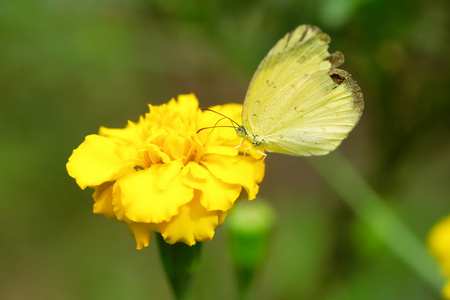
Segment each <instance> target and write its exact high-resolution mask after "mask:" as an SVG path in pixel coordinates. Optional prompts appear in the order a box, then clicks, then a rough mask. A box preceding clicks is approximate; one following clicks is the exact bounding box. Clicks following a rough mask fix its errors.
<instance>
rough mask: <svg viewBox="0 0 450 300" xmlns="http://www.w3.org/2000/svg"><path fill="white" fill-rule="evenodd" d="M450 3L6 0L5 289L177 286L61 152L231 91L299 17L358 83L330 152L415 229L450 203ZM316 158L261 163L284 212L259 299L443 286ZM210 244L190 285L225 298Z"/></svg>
mask: <svg viewBox="0 0 450 300" xmlns="http://www.w3.org/2000/svg"><path fill="white" fill-rule="evenodd" d="M449 12H450V2H449V1H448V0H433V1H419V0H408V1H406V0H401V1H391V0H319V1H306V0H303V1H301V0H300V1H288V0H282V1H279V0H265V1H201V0H196V1H181V0H157V1H149V0H128V1H126V0H98V1H88V0H80V1H74V0H41V1H26V0H1V1H0V129H1V131H0V160H1V167H0V170H1V172H0V176H1V177H0V178H1V180H0V191H1V195H0V241H1V247H0V299H171V293H170V290H169V287H168V284H167V282H166V280H165V277H164V274H163V271H162V267H161V263H160V261H159V257H158V255H157V252H156V245H155V244H154V243H151V245H150V246H149V247H148V248H146V249H144V250H141V251H137V250H135V241H134V239H133V238H132V237H130V236H129V232H128V229H127V228H126V226H124V225H123V224H120V223H119V222H113V221H110V220H107V219H105V218H104V217H102V216H99V215H94V214H92V204H93V200H92V198H91V194H92V191H91V190H86V191H81V190H80V189H79V188H78V186H77V185H76V183H75V181H74V180H73V179H72V178H70V177H69V176H68V175H67V173H66V170H65V164H66V161H67V159H68V157H69V156H70V154H71V152H72V150H73V149H75V148H76V147H77V146H78V145H79V144H80V143H81V142H82V141H83V139H84V136H86V135H88V134H91V133H96V132H97V130H98V128H99V126H107V127H124V126H125V124H126V121H127V120H129V119H130V120H132V121H137V120H138V117H139V115H142V114H144V113H146V112H147V111H148V108H147V103H152V104H159V103H163V102H166V101H168V100H169V99H170V98H172V97H176V96H177V95H178V94H180V93H190V92H194V93H195V94H196V95H197V97H198V98H199V100H200V103H201V105H202V106H209V105H216V104H223V103H228V102H238V103H242V101H243V99H244V96H245V92H246V88H247V85H248V83H249V81H250V79H251V76H252V74H253V72H254V71H255V69H256V67H257V65H258V63H259V62H260V60H261V59H262V58H263V57H264V56H265V54H266V53H267V52H268V50H269V49H270V48H271V47H272V46H273V45H274V44H275V42H276V41H277V40H278V39H279V38H281V37H282V36H283V35H284V34H285V33H286V32H288V31H291V30H293V29H294V28H295V27H296V26H297V25H299V24H304V23H309V24H314V25H317V26H319V27H321V28H322V29H323V30H324V31H325V32H327V33H328V34H329V35H330V36H331V37H332V42H331V46H330V51H331V52H333V51H336V50H339V51H342V52H343V53H344V54H345V57H346V63H345V64H344V66H343V69H345V70H347V71H349V72H350V73H351V74H352V75H353V77H354V78H355V79H356V80H357V81H358V83H359V84H360V86H361V88H362V91H363V93H364V98H365V107H366V108H365V112H364V115H363V117H362V119H361V121H360V123H359V124H358V126H357V127H356V129H355V130H354V131H353V132H352V133H351V134H350V136H349V138H348V139H347V140H345V141H344V143H343V144H342V146H341V147H340V151H341V152H342V154H343V156H345V157H347V158H348V159H349V161H350V162H351V164H352V165H353V166H354V167H355V168H356V169H357V170H358V171H359V172H360V173H361V175H362V176H363V177H364V178H365V180H367V182H368V183H369V184H370V186H372V187H373V188H374V189H375V190H376V191H377V193H378V194H379V195H380V196H381V197H382V199H383V201H384V202H385V203H386V204H387V205H388V206H389V207H390V209H391V210H392V211H393V212H394V213H395V214H397V215H398V216H399V218H400V220H402V221H403V222H404V223H405V224H406V225H407V226H408V228H410V230H411V231H412V232H413V233H414V234H416V235H417V236H418V238H419V240H420V241H425V238H426V235H427V232H428V230H429V229H430V227H431V226H432V225H433V224H434V223H435V222H436V221H437V220H438V219H439V218H441V217H443V216H445V215H446V214H448V213H449V212H450V209H449V208H450V203H449V198H450V197H449V196H450V185H449V184H448V183H449V179H450V139H449V136H450V134H449V130H450V100H449V98H448V97H449V96H448V91H449V84H450V58H449V57H450V55H449V53H450V19H449ZM318 159H320V158H318ZM309 160H310V159H309V158H297V157H288V156H283V155H277V154H270V155H269V157H268V158H267V160H266V163H267V172H266V177H265V179H264V181H263V183H262V184H261V190H260V194H259V195H260V196H261V197H264V198H265V199H267V200H268V201H269V202H270V203H271V204H272V206H273V208H274V210H275V211H276V213H277V216H278V223H277V226H276V228H275V232H274V236H273V242H272V245H271V249H270V255H269V256H268V261H267V263H266V265H265V266H264V267H263V268H262V269H261V273H260V274H259V276H258V277H257V278H256V281H255V282H254V299H319V300H320V299H327V300H344V299H348V300H352V299H357V300H361V299H364V300H375V299H383V300H385V299H408V300H415V299H417V300H419V299H420V300H428V299H439V292H438V291H436V289H434V288H432V287H431V286H430V285H429V284H428V283H426V282H425V281H424V280H423V278H421V276H419V275H418V274H417V273H415V272H412V271H411V268H410V266H408V265H407V264H405V263H404V262H402V261H401V260H399V258H398V256H396V255H395V254H393V253H392V251H391V250H390V248H389V247H388V246H386V244H385V243H384V242H382V241H381V240H380V239H379V238H378V237H377V236H376V235H374V234H373V232H372V231H371V229H370V228H369V227H367V226H366V224H365V223H364V221H362V220H360V219H359V218H358V217H357V216H356V215H355V214H354V212H353V211H352V210H351V209H350V208H349V207H348V206H347V205H346V203H345V202H344V201H342V199H341V198H339V197H338V196H337V194H336V192H335V191H334V190H333V189H332V188H330V187H329V186H328V185H327V183H326V182H325V181H324V180H323V179H322V178H321V176H320V175H318V174H317V173H316V171H315V170H314V168H312V167H311V165H310V164H309V162H308V161H309ZM343 176H345V174H343ZM362 200H364V199H362ZM380 218H381V219H380V222H381V223H382V222H383V219H382V216H381V217H380ZM398 239H399V240H401V239H402V237H401V236H399V237H398ZM203 252H204V253H203V257H202V267H201V270H200V272H199V274H198V276H197V279H196V281H195V286H194V293H195V295H196V299H211V298H214V299H234V298H236V293H237V292H236V290H237V284H236V281H235V278H234V276H233V268H232V266H231V264H230V257H229V254H228V253H227V251H226V240H225V230H224V228H223V227H220V228H218V230H217V233H216V236H215V238H214V239H213V241H211V242H208V243H205V245H203ZM434 267H435V266H431V268H434ZM436 272H438V269H437V267H436Z"/></svg>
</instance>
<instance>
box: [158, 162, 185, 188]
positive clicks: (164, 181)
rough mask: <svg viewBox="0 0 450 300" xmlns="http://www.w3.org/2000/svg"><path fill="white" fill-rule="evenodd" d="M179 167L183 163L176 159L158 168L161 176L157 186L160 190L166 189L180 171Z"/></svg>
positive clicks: (181, 166)
mask: <svg viewBox="0 0 450 300" xmlns="http://www.w3.org/2000/svg"><path fill="white" fill-rule="evenodd" d="M181 168H183V163H182V162H181V161H177V160H175V161H172V162H171V163H170V164H165V165H164V166H162V167H161V168H160V169H159V174H161V176H160V177H159V179H158V188H159V189H161V190H165V189H167V187H168V185H169V184H170V182H171V181H172V180H173V179H174V178H175V176H177V175H178V174H179V173H180V170H181Z"/></svg>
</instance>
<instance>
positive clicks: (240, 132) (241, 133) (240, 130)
mask: <svg viewBox="0 0 450 300" xmlns="http://www.w3.org/2000/svg"><path fill="white" fill-rule="evenodd" d="M236 133H237V135H238V136H239V137H241V138H244V137H246V136H247V135H248V134H247V131H246V130H245V128H244V126H242V125H240V126H239V127H238V128H237V129H236Z"/></svg>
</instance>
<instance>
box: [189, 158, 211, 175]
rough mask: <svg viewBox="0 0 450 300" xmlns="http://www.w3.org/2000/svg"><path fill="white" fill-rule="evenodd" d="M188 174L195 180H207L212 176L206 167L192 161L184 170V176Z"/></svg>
mask: <svg viewBox="0 0 450 300" xmlns="http://www.w3.org/2000/svg"><path fill="white" fill-rule="evenodd" d="M188 173H189V174H190V175H192V177H193V178H195V179H205V178H206V177H208V176H209V174H210V173H209V171H208V170H207V169H206V168H205V167H203V166H200V165H199V164H198V163H196V162H192V161H190V162H189V163H188V164H187V165H186V167H184V168H183V175H186V174H188Z"/></svg>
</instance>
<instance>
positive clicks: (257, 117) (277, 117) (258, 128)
mask: <svg viewBox="0 0 450 300" xmlns="http://www.w3.org/2000/svg"><path fill="white" fill-rule="evenodd" d="M329 42H330V39H329V37H328V36H327V35H326V34H324V33H322V32H321V31H320V29H319V28H317V27H313V26H309V25H302V26H299V27H298V28H297V29H295V30H294V31H293V32H292V33H288V34H287V35H286V36H284V37H283V38H282V39H281V40H280V41H279V42H278V43H277V44H276V45H275V46H274V47H273V48H272V50H270V52H269V53H268V54H267V56H266V57H265V58H264V60H263V61H262V62H261V64H260V65H259V67H258V69H257V71H256V73H255V75H254V76H253V78H252V81H251V83H250V87H249V89H248V91H247V96H246V99H245V101H244V108H243V112H242V121H243V124H244V127H245V129H246V130H247V132H248V133H249V134H250V135H257V136H258V138H259V139H260V140H261V141H262V146H263V147H264V148H265V149H266V150H267V151H269V152H280V153H285V154H291V155H306V156H307V155H321V154H326V153H328V152H330V151H332V150H334V149H335V148H336V147H337V146H339V144H340V143H341V142H342V140H343V139H344V138H345V137H346V136H347V134H348V133H349V132H350V131H351V130H352V129H353V127H354V126H355V125H356V123H357V122H358V120H359V118H360V116H361V113H362V110H363V101H362V94H361V91H360V89H359V87H358V85H357V84H356V82H355V81H353V80H352V78H351V76H350V75H349V74H348V73H347V72H345V71H343V70H339V69H336V67H337V66H339V65H340V64H342V63H343V61H344V57H343V55H342V54H341V53H339V52H337V53H334V54H333V55H330V54H329V53H328V43H329Z"/></svg>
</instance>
